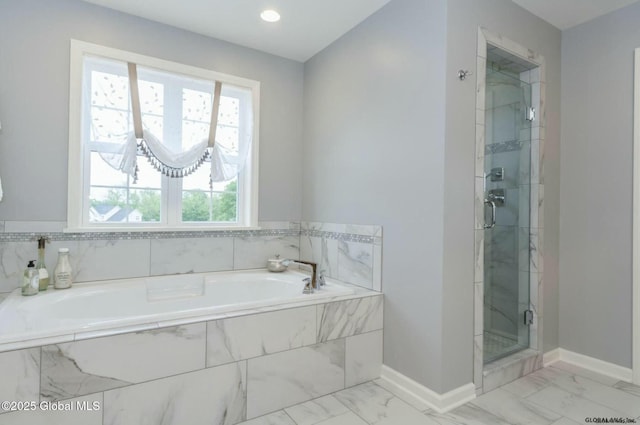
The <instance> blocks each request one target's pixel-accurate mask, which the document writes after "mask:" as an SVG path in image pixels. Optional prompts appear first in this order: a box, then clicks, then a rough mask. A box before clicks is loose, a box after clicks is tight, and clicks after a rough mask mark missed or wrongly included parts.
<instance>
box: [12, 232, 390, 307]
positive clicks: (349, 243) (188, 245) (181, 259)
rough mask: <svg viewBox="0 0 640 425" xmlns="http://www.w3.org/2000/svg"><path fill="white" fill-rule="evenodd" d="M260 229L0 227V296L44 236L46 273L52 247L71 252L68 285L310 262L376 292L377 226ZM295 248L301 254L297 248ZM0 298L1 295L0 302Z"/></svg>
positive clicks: (54, 256)
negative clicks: (277, 260)
mask: <svg viewBox="0 0 640 425" xmlns="http://www.w3.org/2000/svg"><path fill="white" fill-rule="evenodd" d="M259 225H260V227H261V229H260V230H238V231H186V232H129V233H106V232H103V233H63V231H62V230H63V228H64V226H65V223H64V222H0V294H2V293H7V292H11V291H12V290H13V289H15V288H17V287H19V284H20V279H21V276H22V272H23V271H24V268H25V267H26V264H27V262H28V260H32V259H36V258H37V243H36V241H35V240H36V238H37V237H38V236H40V235H44V236H47V237H48V238H49V239H50V242H49V243H48V244H47V247H46V251H45V252H46V258H45V261H46V263H47V268H48V270H49V271H50V273H51V272H52V271H53V269H54V267H55V264H56V261H57V251H58V248H62V247H66V248H69V249H70V252H71V265H72V267H73V274H74V276H73V278H74V281H75V282H87V281H94V280H109V279H123V278H134V277H145V276H156V275H165V274H177V273H199V272H216V271H227V270H243V269H257V268H264V267H266V262H267V259H268V258H272V257H273V256H274V255H276V254H279V255H280V256H281V257H282V258H293V259H299V258H301V253H302V254H303V255H302V257H303V258H304V259H308V260H312V259H316V260H317V261H320V262H321V263H322V267H321V268H320V269H321V270H322V271H324V272H325V274H326V275H327V276H329V277H334V278H337V279H340V280H342V281H345V282H347V283H352V284H356V285H359V286H363V287H366V288H370V289H372V288H376V289H377V290H380V287H381V283H380V281H381V272H380V270H381V249H382V237H381V229H380V227H379V226H349V225H318V224H317V223H311V228H313V229H316V228H317V229H316V230H314V231H313V235H312V234H311V233H310V230H309V229H310V227H309V224H307V223H303V226H302V227H303V228H304V230H302V232H301V224H300V223H299V222H262V223H259ZM301 242H302V249H301ZM0 299H1V296H0Z"/></svg>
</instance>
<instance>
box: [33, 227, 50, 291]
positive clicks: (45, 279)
mask: <svg viewBox="0 0 640 425" xmlns="http://www.w3.org/2000/svg"><path fill="white" fill-rule="evenodd" d="M45 242H46V239H45V238H43V237H41V238H40V239H38V262H37V263H36V269H37V270H38V274H39V275H40V290H41V291H46V290H47V287H48V286H49V272H48V271H47V265H46V264H45V262H44V244H45Z"/></svg>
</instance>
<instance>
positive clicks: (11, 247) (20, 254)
mask: <svg viewBox="0 0 640 425" xmlns="http://www.w3.org/2000/svg"><path fill="white" fill-rule="evenodd" d="M37 258H38V245H37V243H36V242H33V243H31V242H0V292H11V291H13V290H14V289H16V288H19V287H20V286H21V285H22V274H23V273H24V269H25V268H26V267H27V264H28V262H29V260H35V259H37Z"/></svg>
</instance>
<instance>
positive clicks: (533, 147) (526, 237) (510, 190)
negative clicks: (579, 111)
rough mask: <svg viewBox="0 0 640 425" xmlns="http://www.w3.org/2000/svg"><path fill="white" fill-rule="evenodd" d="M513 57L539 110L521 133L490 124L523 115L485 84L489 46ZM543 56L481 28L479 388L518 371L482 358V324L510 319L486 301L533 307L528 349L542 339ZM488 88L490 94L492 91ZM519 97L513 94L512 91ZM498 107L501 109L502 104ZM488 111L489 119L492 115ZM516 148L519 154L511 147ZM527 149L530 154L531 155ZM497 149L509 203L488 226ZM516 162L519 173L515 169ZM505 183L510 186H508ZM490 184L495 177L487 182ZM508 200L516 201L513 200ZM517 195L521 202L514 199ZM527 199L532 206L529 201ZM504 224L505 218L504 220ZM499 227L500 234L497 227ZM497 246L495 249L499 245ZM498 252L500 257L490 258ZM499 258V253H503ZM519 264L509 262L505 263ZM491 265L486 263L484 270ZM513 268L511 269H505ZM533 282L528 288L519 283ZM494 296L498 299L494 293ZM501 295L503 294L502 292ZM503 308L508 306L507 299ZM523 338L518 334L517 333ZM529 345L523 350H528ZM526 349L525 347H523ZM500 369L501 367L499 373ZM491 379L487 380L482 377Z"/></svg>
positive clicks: (524, 363)
mask: <svg viewBox="0 0 640 425" xmlns="http://www.w3.org/2000/svg"><path fill="white" fill-rule="evenodd" d="M489 49H491V50H494V49H498V50H494V53H495V54H497V55H498V56H502V57H503V58H506V59H507V60H508V62H513V63H516V64H521V65H522V64H524V63H526V64H528V67H532V69H530V71H525V72H522V73H520V75H519V79H521V80H523V81H525V82H528V83H530V84H531V100H530V102H531V105H532V106H533V107H534V108H536V111H537V114H536V115H537V117H536V119H535V120H534V122H533V124H532V128H531V130H528V129H527V130H526V131H525V132H523V133H522V134H518V133H516V131H515V130H516V128H517V126H512V125H510V124H505V125H504V126H502V125H500V124H498V125H497V126H495V125H493V124H492V121H494V120H493V118H494V114H496V115H495V117H498V118H499V117H502V118H509V117H511V118H512V119H516V120H518V119H521V118H522V117H518V116H516V115H514V108H510V107H508V105H509V99H505V98H497V99H496V98H495V97H494V98H491V97H487V96H488V92H489V90H488V88H487V72H486V71H487V67H488V66H490V65H489V64H488V60H487V56H488V54H487V53H488V50H489ZM545 75H546V72H545V59H544V57H542V56H541V55H539V54H538V53H536V52H534V51H532V50H530V49H528V48H526V47H524V46H521V45H520V44H518V43H515V42H513V41H511V40H509V39H507V38H505V37H503V36H501V35H499V34H494V33H492V32H490V31H488V30H486V29H484V28H479V29H478V56H477V67H476V146H475V151H476V161H475V227H474V231H475V271H474V281H473V285H474V298H475V299H474V309H475V310H474V363H473V369H474V372H473V376H474V379H473V380H474V383H475V385H476V391H477V392H479V393H482V392H483V390H486V388H489V387H492V386H495V385H502V384H506V383H507V382H509V381H511V380H513V378H514V376H515V375H514V374H511V373H509V374H504V373H501V372H500V371H502V370H503V368H500V367H499V368H491V365H485V363H484V352H483V350H484V347H485V344H484V331H485V330H489V329H491V328H492V327H494V328H495V327H501V326H507V325H508V326H512V325H511V324H510V323H507V322H508V321H506V320H504V316H503V315H501V314H499V313H498V312H497V310H496V309H485V300H486V301H487V304H489V305H491V304H492V303H493V304H495V305H496V306H501V305H502V306H505V305H506V303H507V301H508V302H509V305H510V306H511V307H509V308H514V309H515V307H518V308H519V309H520V310H525V309H526V308H527V307H528V308H529V309H530V310H532V311H533V312H534V317H533V324H532V325H530V326H529V347H530V348H531V350H527V355H531V352H533V356H534V357H535V356H537V355H538V354H539V349H540V348H541V347H539V344H540V342H541V341H542V323H543V317H542V305H541V303H542V293H543V280H542V267H543V261H542V260H543V255H542V251H541V247H542V240H543V233H544V231H543V228H544V223H543V216H544V214H543V212H544V202H543V200H544V139H545V121H546V103H545V90H546V82H545ZM489 96H490V95H489ZM512 100H514V99H512ZM497 109H499V111H498V110H497ZM487 118H488V119H487ZM517 151H519V152H520V153H521V154H522V155H519V157H518V158H516V155H515V154H512V153H511V152H517ZM529 153H530V157H529ZM486 155H492V156H493V158H492V159H493V160H494V164H495V165H494V166H496V167H498V166H504V167H505V174H506V177H505V181H504V182H501V183H502V184H504V185H506V186H505V189H506V190H505V191H506V196H507V205H506V206H505V207H501V208H498V211H497V213H498V217H497V222H498V224H499V226H496V227H495V228H494V229H491V230H489V231H487V230H485V229H483V225H484V222H485V217H484V216H483V215H484V212H485V205H484V199H485V189H486V188H485V181H486V180H487V179H486V178H485V166H484V165H485V156H486ZM515 165H517V167H519V171H518V172H517V173H516V172H515V171H514V170H515V169H516V168H517V167H514V166H515ZM507 186H508V187H507ZM488 188H492V187H491V182H489V183H488ZM510 201H511V202H510ZM518 202H519V203H520V204H519V205H518V204H517V203H518ZM527 205H528V207H527ZM527 209H528V210H529V214H526V216H525V215H520V216H516V215H515V214H514V212H515V211H518V210H519V211H526V210H527ZM500 224H501V225H500ZM498 233H502V236H500V235H498ZM494 251H495V252H494ZM491 258H494V259H495V261H485V259H491ZM499 258H502V260H500V259H499ZM509 263H510V264H511V265H513V264H514V263H515V264H516V265H517V267H515V268H507V267H506V266H507V264H509ZM485 269H486V270H485ZM508 270H510V271H508ZM494 279H495V280H496V281H498V282H500V281H502V282H506V281H509V282H515V283H516V284H515V285H513V287H517V290H518V292H519V294H520V295H522V296H517V297H511V296H510V294H509V290H508V288H506V287H505V285H495V286H494V287H492V285H491V281H492V280H494ZM529 282H531V284H530V285H529V292H528V293H526V292H525V291H522V290H521V288H523V287H524V286H527V285H528V284H529ZM494 296H495V297H496V298H495V299H493V297H494ZM500 297H502V298H500ZM505 308H506V307H505ZM519 342H520V341H519ZM523 353H524V352H523ZM523 355H524V354H523ZM528 359H529V357H526V358H521V357H519V356H509V357H508V358H506V359H504V360H505V361H507V362H509V361H513V362H514V364H509V366H508V368H509V370H518V371H519V372H518V373H519V375H520V376H522V375H523V374H526V373H528V372H530V371H531V370H530V368H529V367H528V366H532V368H533V369H535V368H537V367H539V362H537V361H534V362H531V361H530V360H528ZM496 373H497V374H496ZM485 380H486V381H487V384H488V385H487V387H486V388H485V386H484V385H483V381H485Z"/></svg>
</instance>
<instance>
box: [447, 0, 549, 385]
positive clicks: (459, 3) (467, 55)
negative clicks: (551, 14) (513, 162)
mask: <svg viewBox="0 0 640 425" xmlns="http://www.w3.org/2000/svg"><path fill="white" fill-rule="evenodd" d="M447 5H448V7H447V47H448V49H447V73H446V78H447V103H446V110H447V120H446V143H445V146H446V152H445V178H444V182H445V197H444V217H445V220H444V268H443V276H444V285H443V287H444V304H443V309H444V328H443V335H444V339H443V357H444V358H446V359H447V362H445V363H444V364H443V374H444V376H446V377H447V381H446V382H445V383H444V385H443V386H444V389H445V390H450V389H452V388H455V387H457V386H460V385H463V384H465V383H467V382H469V374H470V373H471V372H470V369H469V368H470V366H469V365H470V364H471V360H470V359H471V357H472V348H471V341H472V339H473V317H472V314H473V308H472V307H471V305H472V299H473V294H472V292H473V287H472V282H473V252H474V246H473V244H474V239H473V232H472V229H473V227H474V216H473V211H474V204H473V203H474V155H475V154H474V149H475V148H474V143H475V125H474V123H475V84H474V81H475V77H472V78H470V79H467V80H466V81H465V82H461V81H460V80H459V79H458V78H457V71H458V70H459V69H461V68H462V69H469V70H472V71H475V67H476V52H477V32H478V26H482V27H485V28H487V29H488V30H489V31H491V32H493V33H498V34H502V35H503V36H505V37H507V38H510V39H512V40H514V41H515V42H517V43H519V44H521V45H523V46H525V47H528V48H530V49H533V50H535V51H536V52H538V53H540V54H542V55H543V56H544V57H545V59H546V63H547V137H546V146H545V149H546V150H545V158H544V160H545V176H544V179H545V180H544V183H545V205H544V208H545V216H544V223H545V229H544V234H545V239H544V259H545V262H544V285H545V297H544V312H543V316H544V350H545V351H547V350H550V349H552V348H556V347H557V346H558V312H557V311H558V304H557V299H558V260H557V259H558V228H559V224H558V211H559V199H560V196H559V191H560V170H559V166H560V161H559V156H560V152H559V149H560V145H559V143H560V61H561V58H560V48H561V33H560V31H559V30H558V29H557V28H555V27H553V26H551V25H550V24H548V23H546V22H544V21H543V20H541V19H539V18H537V17H535V16H533V15H531V14H530V13H529V12H527V11H525V10H524V9H522V8H520V7H519V6H517V5H516V4H515V3H513V2H511V1H509V0H481V1H479V0H448V1H447ZM474 75H475V74H474Z"/></svg>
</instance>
